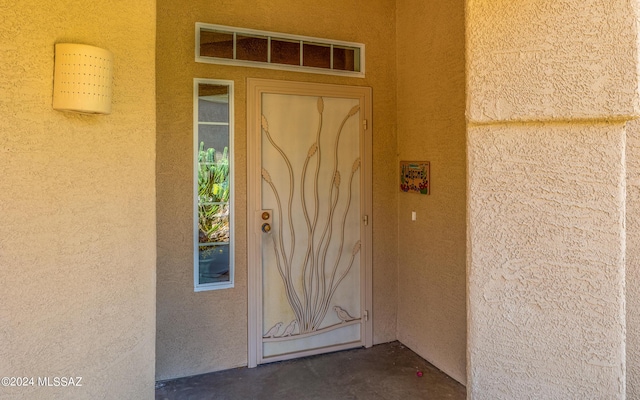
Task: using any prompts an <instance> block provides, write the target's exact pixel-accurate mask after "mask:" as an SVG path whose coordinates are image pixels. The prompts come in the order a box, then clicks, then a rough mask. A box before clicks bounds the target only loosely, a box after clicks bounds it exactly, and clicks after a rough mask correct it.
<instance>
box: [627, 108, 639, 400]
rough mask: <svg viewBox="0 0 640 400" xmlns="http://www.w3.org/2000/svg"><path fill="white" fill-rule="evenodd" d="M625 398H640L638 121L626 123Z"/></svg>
mask: <svg viewBox="0 0 640 400" xmlns="http://www.w3.org/2000/svg"><path fill="white" fill-rule="evenodd" d="M626 149H627V150H626V158H627V163H626V166H627V202H626V212H627V216H626V222H627V237H626V245H627V251H626V290H627V292H626V295H627V303H626V306H627V308H626V317H627V343H626V345H627V346H626V349H627V398H628V399H637V398H640V120H634V121H632V122H629V123H627V145H626Z"/></svg>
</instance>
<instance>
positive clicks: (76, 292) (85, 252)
mask: <svg viewBox="0 0 640 400" xmlns="http://www.w3.org/2000/svg"><path fill="white" fill-rule="evenodd" d="M0 15H2V18H1V19H2V23H1V24H0V54H1V56H2V62H1V63H0V176H1V178H0V210H1V211H0V283H1V284H2V288H1V289H0V343H2V346H0V376H21V377H23V376H27V377H34V378H35V379H36V381H35V383H36V384H35V386H33V387H18V388H7V387H0V397H1V398H3V399H22V398H25V399H62V398H64V399H99V398H118V399H144V398H152V397H153V388H154V365H153V360H154V351H155V349H154V344H155V343H154V342H155V302H154V299H155V253H156V252H155V192H154V184H155V182H154V181H155V180H154V174H155V172H154V164H155V162H154V158H155V150H154V148H155V106H154V101H155V98H154V85H155V82H154V53H155V50H154V49H155V46H154V42H155V1H153V0H143V1H136V2H121V1H101V2H78V1H73V0H59V1H55V2H54V1H45V2H43V1H33V0H24V1H19V2H17V1H11V2H2V3H0ZM56 42H76V43H84V44H90V45H94V46H98V47H103V48H106V49H108V50H110V51H111V52H113V53H114V89H113V109H112V114H111V115H107V116H89V115H78V114H68V113H62V112H58V111H54V110H53V109H52V92H53V90H52V89H53V88H52V86H53V65H54V44H55V43H56ZM69 376H71V377H82V378H83V379H82V381H81V384H82V387H71V388H69V387H66V388H65V387H38V386H37V377H50V378H52V379H53V377H69ZM52 382H53V381H52Z"/></svg>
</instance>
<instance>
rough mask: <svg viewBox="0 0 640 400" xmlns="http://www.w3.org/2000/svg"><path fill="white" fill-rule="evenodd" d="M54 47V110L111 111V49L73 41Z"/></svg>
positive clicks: (89, 112) (93, 112)
mask: <svg viewBox="0 0 640 400" xmlns="http://www.w3.org/2000/svg"><path fill="white" fill-rule="evenodd" d="M55 51H56V53H55V70H54V71H55V72H54V78H53V108H54V110H61V111H75V112H80V113H86V114H110V113H111V82H112V77H113V53H111V52H110V51H108V50H105V49H101V48H99V47H94V46H88V45H84V44H75V43H57V44H56V49H55Z"/></svg>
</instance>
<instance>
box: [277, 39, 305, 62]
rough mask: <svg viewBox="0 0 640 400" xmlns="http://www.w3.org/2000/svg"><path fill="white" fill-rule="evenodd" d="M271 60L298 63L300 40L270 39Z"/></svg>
mask: <svg viewBox="0 0 640 400" xmlns="http://www.w3.org/2000/svg"><path fill="white" fill-rule="evenodd" d="M271 62H272V63H277V64H289V65H300V42H293V41H286V40H275V39H271Z"/></svg>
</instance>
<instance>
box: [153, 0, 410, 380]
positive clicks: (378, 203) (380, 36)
mask: <svg viewBox="0 0 640 400" xmlns="http://www.w3.org/2000/svg"><path fill="white" fill-rule="evenodd" d="M394 7H395V2H394V1H392V0H384V1H376V2H370V3H367V4H366V6H365V5H364V4H360V3H355V2H344V1H335V0H331V1H322V2H318V1H312V0H301V1H296V2H292V1H286V0H277V1H273V0H257V1H256V0H239V1H232V2H216V3H215V5H212V3H211V2H209V1H204V0H197V1H193V2H189V3H188V4H187V3H185V2H170V1H167V0H158V25H157V29H158V47H157V53H158V56H157V113H158V124H157V132H158V139H157V151H158V158H157V191H158V212H157V232H158V271H157V272H158V294H157V309H158V314H157V319H158V323H157V330H158V332H157V355H156V377H157V379H169V378H174V377H178V376H186V375H193V374H198V373H204V372H209V371H214V370H222V369H228V368H233V367H238V366H243V365H246V364H247V254H246V252H247V240H246V232H247V227H246V209H247V204H246V186H247V181H246V174H247V171H246V165H247V159H246V157H247V155H246V149H247V143H246V136H247V133H246V78H247V77H255V78H266V79H283V80H293V81H311V82H321V83H335V84H344V85H362V86H370V87H372V88H373V121H372V122H373V143H374V144H373V163H374V165H373V180H374V182H373V204H374V205H373V217H372V218H371V223H372V224H373V246H372V248H373V292H374V299H373V303H374V304H373V310H372V313H371V315H372V317H373V335H374V343H383V342H388V341H391V340H395V339H396V304H397V303H396V302H397V295H398V294H397V292H398V287H397V243H398V229H397V213H396V212H397V201H398V197H397V192H396V191H395V190H394V189H393V188H394V187H395V184H396V180H397V177H396V169H395V167H393V165H395V160H396V158H395V155H396V149H397V140H396V126H395V121H396V119H395V113H396V96H395V92H396V79H395V40H394V39H395V19H394V13H393V10H394ZM365 21H366V22H365ZM195 22H205V23H213V24H222V25H230V26H237V27H242V28H250V29H262V30H268V31H274V32H283V33H290V34H299V35H306V36H314V37H321V38H329V39H336V40H345V41H353V42H361V43H365V45H366V57H367V58H366V67H367V73H366V78H364V79H360V78H347V77H336V76H328V75H319V74H308V73H297V72H285V71H275V70H266V69H259V68H246V67H230V66H222V65H213V64H201V63H195V62H194V46H195V44H194V28H195ZM196 77H197V78H212V79H228V80H233V81H234V82H235V136H234V140H235V142H234V143H235V153H234V157H235V172H234V179H235V190H236V192H235V196H236V197H235V210H236V214H235V226H234V229H235V234H236V242H235V244H236V249H235V274H236V275H235V287H234V288H233V289H224V290H216V291H207V292H198V293H194V292H193V254H192V248H193V246H192V240H193V233H192V232H193V225H192V224H193V217H192V205H193V202H192V164H191V163H192V143H193V142H192V132H193V119H192V115H193V114H192V112H193V111H192V107H193V97H192V96H193V93H192V87H193V78H196ZM392 167H393V168H392Z"/></svg>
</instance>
